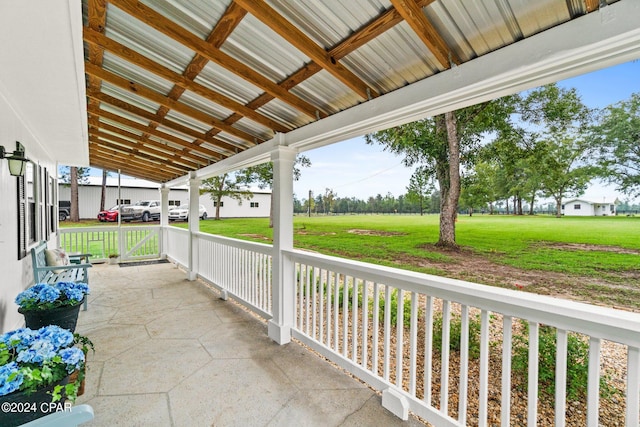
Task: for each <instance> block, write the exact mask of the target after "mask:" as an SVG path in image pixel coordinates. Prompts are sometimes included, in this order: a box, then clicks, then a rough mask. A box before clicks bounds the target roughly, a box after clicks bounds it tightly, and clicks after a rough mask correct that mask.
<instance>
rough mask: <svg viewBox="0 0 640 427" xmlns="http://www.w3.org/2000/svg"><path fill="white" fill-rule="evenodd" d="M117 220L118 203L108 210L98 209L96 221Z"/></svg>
mask: <svg viewBox="0 0 640 427" xmlns="http://www.w3.org/2000/svg"><path fill="white" fill-rule="evenodd" d="M117 220H118V205H115V206H114V207H112V208H111V209H109V210H108V211H100V213H98V221H100V222H116V221H117Z"/></svg>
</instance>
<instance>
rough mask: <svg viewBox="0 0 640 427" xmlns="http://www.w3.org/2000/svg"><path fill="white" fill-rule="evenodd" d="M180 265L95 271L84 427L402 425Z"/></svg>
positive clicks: (357, 386)
mask: <svg viewBox="0 0 640 427" xmlns="http://www.w3.org/2000/svg"><path fill="white" fill-rule="evenodd" d="M185 277H186V274H185V273H184V271H182V270H180V269H178V268H176V267H175V266H174V265H173V264H169V263H167V264H156V265H145V266H135V267H118V266H111V265H107V264H103V265H95V266H94V268H93V269H92V271H91V295H90V300H89V310H88V311H86V312H81V313H80V318H79V322H78V332H80V333H83V334H86V335H87V336H89V337H90V338H91V339H92V340H93V342H94V343H95V346H96V352H95V354H93V355H92V354H90V355H89V358H88V359H89V363H88V373H87V386H86V391H85V394H84V395H83V396H81V397H80V398H79V399H78V401H77V403H88V404H90V405H91V406H93V408H94V411H95V420H94V421H93V422H91V423H88V424H87V425H92V426H97V425H104V426H115V425H127V426H132V425H139V426H147V425H149V426H151V425H153V426H212V425H216V426H229V425H242V426H264V425H309V426H313V425H322V426H331V425H354V426H355V425H358V426H362V425H387V426H390V425H421V423H419V422H418V421H417V420H416V419H415V418H410V419H409V422H407V423H403V422H402V421H401V420H399V419H398V418H396V417H394V416H393V415H392V414H391V413H390V412H388V411H387V410H386V409H384V408H382V406H381V398H380V396H379V395H377V394H376V393H375V392H373V391H372V390H371V389H369V388H368V387H366V386H365V385H363V384H362V383H360V382H359V381H357V380H355V379H352V378H351V377H350V376H348V375H346V374H344V373H343V372H342V371H340V370H338V369H336V368H334V367H333V366H331V365H330V364H329V363H327V362H326V361H324V360H323V359H321V358H320V357H318V356H316V355H315V354H313V353H311V352H310V351H308V350H307V349H305V348H304V347H302V346H301V345H299V344H298V343H295V342H292V343H290V344H287V345H284V346H279V345H277V344H276V343H274V342H273V341H271V340H270V339H269V338H268V337H267V326H266V323H265V322H263V321H262V320H261V319H258V318H256V317H255V316H254V315H252V314H250V313H248V312H247V311H246V310H244V309H243V308H242V307H241V306H239V305H237V304H235V303H234V302H232V301H222V300H220V299H219V297H218V293H217V292H216V291H214V290H212V289H210V288H209V287H208V286H207V285H205V284H204V283H203V282H200V281H195V282H189V281H188V280H186V279H185Z"/></svg>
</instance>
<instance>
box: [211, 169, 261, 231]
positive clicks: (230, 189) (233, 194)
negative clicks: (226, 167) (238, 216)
mask: <svg viewBox="0 0 640 427" xmlns="http://www.w3.org/2000/svg"><path fill="white" fill-rule="evenodd" d="M234 178H235V177H234ZM240 184H241V183H240V182H238V180H237V179H233V178H232V177H231V176H229V174H227V173H225V174H224V175H220V176H214V177H213V178H208V179H205V180H203V181H202V184H201V186H200V194H205V193H209V195H210V197H211V200H213V204H214V206H215V207H216V216H215V219H216V220H219V219H220V203H221V201H222V198H223V197H224V196H227V197H230V198H232V199H234V200H237V201H238V202H239V203H240V204H242V201H243V200H249V199H251V198H252V197H253V194H252V193H251V192H250V191H248V190H244V189H242V188H241V186H240Z"/></svg>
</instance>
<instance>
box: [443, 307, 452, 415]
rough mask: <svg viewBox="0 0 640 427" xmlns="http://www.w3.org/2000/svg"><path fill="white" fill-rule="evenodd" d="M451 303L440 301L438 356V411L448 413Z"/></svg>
mask: <svg viewBox="0 0 640 427" xmlns="http://www.w3.org/2000/svg"><path fill="white" fill-rule="evenodd" d="M450 325H451V302H450V301H442V346H441V348H442V353H441V354H440V411H441V412H442V413H443V414H446V413H447V412H448V406H449V352H450V350H449V348H450V333H449V330H450Z"/></svg>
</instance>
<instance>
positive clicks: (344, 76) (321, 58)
mask: <svg viewBox="0 0 640 427" xmlns="http://www.w3.org/2000/svg"><path fill="white" fill-rule="evenodd" d="M235 2H236V3H238V4H239V5H240V6H241V7H242V8H243V9H245V10H246V11H248V12H249V13H251V14H252V15H253V16H255V17H256V18H258V19H259V20H260V21H262V22H263V23H264V24H266V25H267V26H268V27H269V28H271V29H272V30H273V31H275V32H276V33H278V34H279V35H280V36H281V37H282V38H284V39H285V40H287V41H288V42H289V43H291V44H292V45H293V46H295V47H296V48H297V49H298V50H299V51H300V52H302V53H304V54H305V55H307V56H308V57H309V58H311V59H312V60H313V61H314V62H315V63H316V64H318V65H320V66H321V67H322V68H323V69H325V70H326V71H328V72H329V74H331V75H333V76H334V77H335V78H337V79H338V80H340V81H341V82H342V83H344V84H345V85H346V86H347V87H349V88H351V89H352V90H353V91H354V92H356V93H357V94H358V95H360V96H361V97H362V98H364V99H368V98H373V97H376V96H378V93H377V92H376V91H375V90H374V89H373V88H371V87H369V86H368V85H367V84H366V83H365V82H363V81H362V80H361V79H360V78H358V77H357V76H356V75H355V74H353V73H352V72H351V71H349V70H348V69H347V68H345V67H344V66H342V65H341V64H340V63H339V62H338V61H337V60H336V59H335V58H333V57H331V56H329V55H327V51H326V50H324V49H323V48H321V47H320V46H318V45H317V44H316V43H315V42H314V41H313V40H311V38H309V37H308V36H307V35H306V34H305V33H303V32H302V31H300V30H299V29H298V28H296V27H295V26H294V25H293V24H291V23H290V22H289V21H287V20H286V19H284V18H283V17H282V16H281V15H280V14H278V13H277V12H276V11H275V10H274V9H273V8H271V7H270V6H269V5H268V4H267V3H266V2H263V1H253V0H235Z"/></svg>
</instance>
